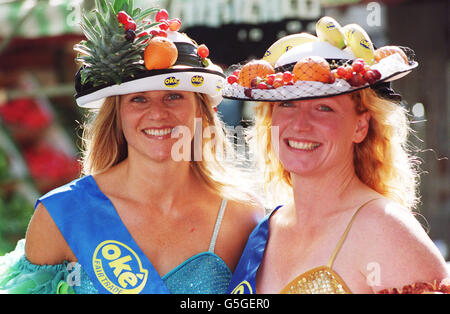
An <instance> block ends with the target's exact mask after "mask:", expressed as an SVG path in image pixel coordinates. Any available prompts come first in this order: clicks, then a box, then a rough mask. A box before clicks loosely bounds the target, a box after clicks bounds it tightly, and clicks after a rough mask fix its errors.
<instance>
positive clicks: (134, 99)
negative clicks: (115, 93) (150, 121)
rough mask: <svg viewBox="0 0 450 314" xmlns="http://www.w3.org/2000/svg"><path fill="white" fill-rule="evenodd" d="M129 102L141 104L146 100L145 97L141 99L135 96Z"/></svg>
mask: <svg viewBox="0 0 450 314" xmlns="http://www.w3.org/2000/svg"><path fill="white" fill-rule="evenodd" d="M131 101H132V102H139V103H143V102H145V101H146V99H145V97H142V96H136V97H133V98H131Z"/></svg>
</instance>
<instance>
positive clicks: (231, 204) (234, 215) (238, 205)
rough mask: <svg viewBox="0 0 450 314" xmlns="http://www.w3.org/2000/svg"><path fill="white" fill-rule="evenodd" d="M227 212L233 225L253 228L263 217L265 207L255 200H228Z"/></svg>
mask: <svg viewBox="0 0 450 314" xmlns="http://www.w3.org/2000/svg"><path fill="white" fill-rule="evenodd" d="M227 212H228V215H229V218H230V220H231V221H233V222H234V224H235V226H241V227H242V228H244V229H250V231H251V230H253V228H254V227H255V226H256V225H257V224H258V222H259V221H260V220H261V219H262V218H263V217H264V215H265V209H264V207H263V205H262V204H261V203H259V202H258V201H257V200H252V201H249V202H244V201H234V200H230V201H228V203H227Z"/></svg>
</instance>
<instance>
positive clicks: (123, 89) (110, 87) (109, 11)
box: [74, 0, 225, 108]
mask: <svg viewBox="0 0 450 314" xmlns="http://www.w3.org/2000/svg"><path fill="white" fill-rule="evenodd" d="M180 27H181V21H180V20H179V19H177V18H172V19H169V14H168V13H167V11H166V10H164V9H157V8H149V9H145V10H143V9H141V8H134V7H133V0H111V1H109V0H96V1H95V9H94V10H93V11H92V12H91V13H90V15H89V16H86V15H83V16H82V21H81V28H82V30H83V33H84V35H85V36H86V40H83V41H81V42H80V43H79V44H77V45H75V47H74V49H75V50H76V51H77V52H78V56H77V58H76V61H78V62H81V67H80V69H79V71H78V73H77V75H76V78H75V89H76V95H75V99H76V101H77V104H78V105H79V106H80V107H85V108H99V107H100V106H101V105H102V103H103V101H104V99H105V98H106V97H108V96H114V95H124V94H129V93H136V92H144V91H151V90H182V91H191V92H198V93H204V94H206V95H207V96H208V98H209V99H210V103H211V105H212V106H217V105H218V104H219V103H220V101H221V100H222V95H221V89H222V87H223V82H224V80H225V75H224V74H223V71H222V69H221V68H220V67H218V66H216V65H214V64H213V63H212V62H211V61H210V60H209V59H208V55H209V50H208V48H207V47H206V46H205V45H197V44H196V43H195V42H194V41H193V40H192V39H190V38H189V37H188V36H187V35H185V34H182V33H180V32H178V30H179V29H180Z"/></svg>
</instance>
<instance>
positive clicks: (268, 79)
mask: <svg viewBox="0 0 450 314" xmlns="http://www.w3.org/2000/svg"><path fill="white" fill-rule="evenodd" d="M274 80H275V74H269V75H268V76H267V79H266V83H267V84H268V85H273V81H274Z"/></svg>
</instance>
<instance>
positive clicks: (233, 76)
mask: <svg viewBox="0 0 450 314" xmlns="http://www.w3.org/2000/svg"><path fill="white" fill-rule="evenodd" d="M227 81H228V83H229V84H233V83H236V82H237V81H238V77H237V76H235V75H230V76H228V78H227Z"/></svg>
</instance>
